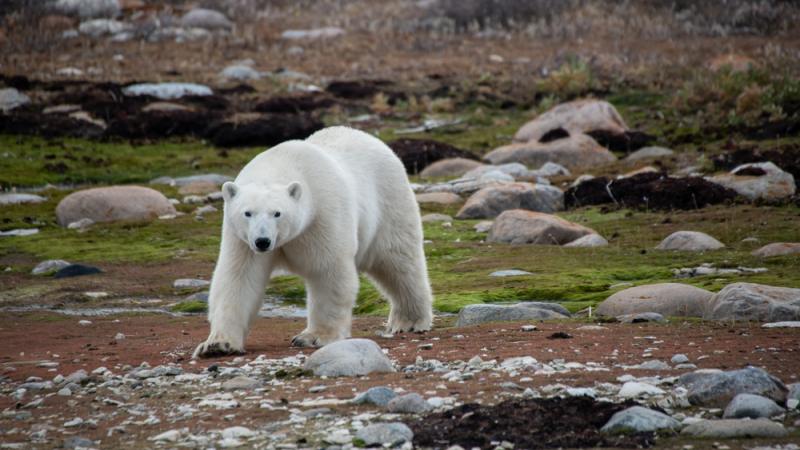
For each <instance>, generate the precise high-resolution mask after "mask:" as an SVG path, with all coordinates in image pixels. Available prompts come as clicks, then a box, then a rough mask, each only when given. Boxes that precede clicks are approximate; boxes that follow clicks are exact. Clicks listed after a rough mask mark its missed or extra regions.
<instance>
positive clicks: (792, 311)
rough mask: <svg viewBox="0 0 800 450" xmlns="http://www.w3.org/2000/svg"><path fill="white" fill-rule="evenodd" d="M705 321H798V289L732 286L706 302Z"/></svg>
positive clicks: (799, 299)
mask: <svg viewBox="0 0 800 450" xmlns="http://www.w3.org/2000/svg"><path fill="white" fill-rule="evenodd" d="M705 318H706V319H715V320H755V321H761V322H781V321H792V320H800V289H792V288H785V287H776V286H767V285H763V284H755V283H733V284H729V285H727V286H725V287H724V288H722V290H720V291H719V292H717V293H716V294H715V295H714V296H713V297H711V301H710V302H709V305H708V309H707V310H706V314H705Z"/></svg>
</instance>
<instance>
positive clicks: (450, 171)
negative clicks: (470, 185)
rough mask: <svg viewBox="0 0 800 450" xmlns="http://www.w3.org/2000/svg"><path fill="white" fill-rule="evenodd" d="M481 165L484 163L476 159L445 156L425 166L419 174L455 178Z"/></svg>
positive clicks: (421, 175) (424, 176) (427, 176)
mask: <svg viewBox="0 0 800 450" xmlns="http://www.w3.org/2000/svg"><path fill="white" fill-rule="evenodd" d="M479 166H482V164H481V163H480V162H478V161H475V160H474V159H468V158H445V159H440V160H439V161H436V162H434V163H432V164H431V165H429V166H427V167H425V169H424V170H422V172H420V173H419V176H420V177H422V178H455V177H460V176H462V175H464V174H465V173H467V172H469V171H470V170H472V169H475V168H476V167H479Z"/></svg>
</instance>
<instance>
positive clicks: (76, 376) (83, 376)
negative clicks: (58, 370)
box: [62, 369, 89, 385]
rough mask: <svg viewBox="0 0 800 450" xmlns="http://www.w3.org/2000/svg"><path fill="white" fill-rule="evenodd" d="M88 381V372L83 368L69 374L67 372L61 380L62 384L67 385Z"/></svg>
mask: <svg viewBox="0 0 800 450" xmlns="http://www.w3.org/2000/svg"><path fill="white" fill-rule="evenodd" d="M88 381H89V374H88V373H86V371H85V370H83V369H78V370H76V371H75V372H72V373H71V374H69V375H68V376H67V377H66V378H64V381H63V382H62V385H67V384H79V385H80V384H84V383H86V382H88Z"/></svg>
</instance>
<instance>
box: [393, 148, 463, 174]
mask: <svg viewBox="0 0 800 450" xmlns="http://www.w3.org/2000/svg"><path fill="white" fill-rule="evenodd" d="M389 147H391V148H392V150H394V153H395V154H396V155H397V156H398V157H399V158H400V160H401V161H403V165H404V166H405V167H406V172H408V173H409V174H412V175H414V174H417V173H419V172H421V171H422V169H424V168H425V167H427V166H428V165H430V164H432V163H434V162H436V161H439V160H440V159H445V158H468V159H477V158H476V157H475V155H473V154H472V153H470V152H468V151H465V150H461V149H460V148H458V147H454V146H452V145H450V144H445V143H444V142H439V141H434V140H430V139H398V140H396V141H392V142H390V143H389Z"/></svg>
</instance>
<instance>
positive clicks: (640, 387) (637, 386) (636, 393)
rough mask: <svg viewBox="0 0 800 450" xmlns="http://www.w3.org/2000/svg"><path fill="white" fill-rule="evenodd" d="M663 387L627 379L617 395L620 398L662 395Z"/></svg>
mask: <svg viewBox="0 0 800 450" xmlns="http://www.w3.org/2000/svg"><path fill="white" fill-rule="evenodd" d="M664 394H666V392H664V390H663V389H660V388H658V387H656V386H653V385H652V384H647V383H640V382H638V381H628V382H626V383H625V384H623V385H622V388H620V390H619V392H618V393H617V395H619V396H620V397H622V398H638V397H642V396H645V395H664Z"/></svg>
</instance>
